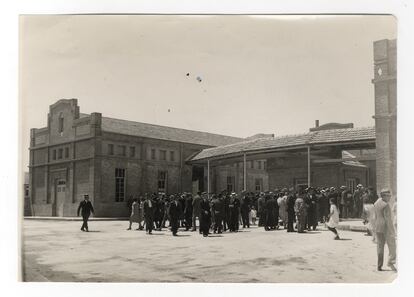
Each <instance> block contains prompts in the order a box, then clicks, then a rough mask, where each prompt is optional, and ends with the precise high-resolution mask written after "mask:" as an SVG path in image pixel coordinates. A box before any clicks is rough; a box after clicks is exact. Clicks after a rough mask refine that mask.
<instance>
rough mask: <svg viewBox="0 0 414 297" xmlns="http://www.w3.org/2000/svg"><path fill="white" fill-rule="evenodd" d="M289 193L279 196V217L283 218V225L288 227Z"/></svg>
mask: <svg viewBox="0 0 414 297" xmlns="http://www.w3.org/2000/svg"><path fill="white" fill-rule="evenodd" d="M286 201H287V195H285V193H283V194H281V195H280V197H279V198H277V204H278V205H279V217H280V219H281V220H282V223H283V227H284V228H285V229H286V227H287V202H286Z"/></svg>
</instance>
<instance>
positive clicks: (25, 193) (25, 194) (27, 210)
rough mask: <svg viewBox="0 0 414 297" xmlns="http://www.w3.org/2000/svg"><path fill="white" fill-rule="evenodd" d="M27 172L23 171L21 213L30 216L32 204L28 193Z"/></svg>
mask: <svg viewBox="0 0 414 297" xmlns="http://www.w3.org/2000/svg"><path fill="white" fill-rule="evenodd" d="M29 193H30V192H29V172H24V181H23V207H24V210H23V215H24V216H31V215H32V206H31V201H30V195H29Z"/></svg>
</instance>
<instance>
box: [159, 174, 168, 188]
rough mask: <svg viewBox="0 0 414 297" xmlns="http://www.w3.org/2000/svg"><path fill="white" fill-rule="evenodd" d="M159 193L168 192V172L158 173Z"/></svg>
mask: <svg viewBox="0 0 414 297" xmlns="http://www.w3.org/2000/svg"><path fill="white" fill-rule="evenodd" d="M158 192H164V193H165V192H167V171H158Z"/></svg>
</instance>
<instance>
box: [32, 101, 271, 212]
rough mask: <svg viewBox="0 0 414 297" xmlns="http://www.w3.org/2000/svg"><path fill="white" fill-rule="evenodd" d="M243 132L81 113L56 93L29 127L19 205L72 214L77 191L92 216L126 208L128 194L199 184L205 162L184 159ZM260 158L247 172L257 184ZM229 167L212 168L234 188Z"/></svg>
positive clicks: (192, 187)
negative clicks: (43, 122)
mask: <svg viewBox="0 0 414 297" xmlns="http://www.w3.org/2000/svg"><path fill="white" fill-rule="evenodd" d="M242 140H243V139H241V138H236V137H230V136H223V135H217V134H211V133H204V132H198V131H191V130H185V129H177V128H171V127H163V126H157V125H151V124H145V123H139V122H132V121H126V120H119V119H113V118H107V117H103V116H102V115H101V114H100V113H91V114H90V115H89V114H83V113H80V110H79V106H78V102H77V100H76V99H62V100H59V101H57V102H56V103H55V104H53V105H51V106H50V110H49V114H48V118H47V126H46V127H44V128H41V129H31V139H30V163H29V180H30V182H29V187H30V191H29V192H30V198H31V199H30V202H31V205H30V206H27V205H26V207H27V208H28V209H31V210H32V215H35V216H74V215H76V209H77V206H78V203H79V201H80V200H81V199H82V194H89V195H90V197H91V199H92V202H93V203H94V207H95V210H96V216H112V217H118V216H126V215H128V209H127V207H126V201H127V199H128V198H129V197H130V195H134V196H137V195H140V194H143V193H147V192H166V193H177V192H183V191H186V192H192V191H193V192H196V191H198V190H202V191H204V190H206V187H205V185H206V182H205V181H206V173H205V172H206V168H205V167H203V166H201V167H200V166H192V165H189V164H186V163H185V160H186V159H187V158H189V157H191V156H192V155H194V154H196V153H198V152H199V151H200V150H202V149H205V148H211V147H215V146H221V145H227V144H230V143H235V142H240V141H242ZM256 164H258V163H256ZM260 166H261V168H262V169H259V168H258V169H257V170H256V172H255V173H252V174H251V176H249V178H251V179H254V178H257V177H260V178H261V180H262V182H261V184H260V186H261V187H264V186H265V185H263V183H265V176H266V172H265V170H264V167H262V166H264V165H260ZM234 171H235V167H228V166H223V167H222V168H219V169H218V171H217V174H218V177H217V178H216V180H217V182H218V183H220V181H222V180H223V181H225V183H222V184H220V185H221V186H222V187H225V188H230V187H234V189H235V186H236V185H237V180H234V179H232V178H229V179H228V178H227V175H226V172H229V173H230V172H234ZM231 176H234V175H231ZM263 180H264V182H263ZM26 204H27V203H26Z"/></svg>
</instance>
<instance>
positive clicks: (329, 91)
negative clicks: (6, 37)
mask: <svg viewBox="0 0 414 297" xmlns="http://www.w3.org/2000/svg"><path fill="white" fill-rule="evenodd" d="M19 97H20V98H19V100H20V101H19V102H20V117H19V130H20V135H21V140H20V144H21V148H20V151H21V156H20V158H21V168H20V171H21V176H22V181H23V182H22V184H21V188H22V189H23V190H22V193H23V194H24V197H21V210H20V211H21V218H22V219H21V232H20V234H21V240H20V243H21V247H20V248H21V252H20V259H21V260H20V280H21V281H23V282H116V283H118V282H123V283H125V282H132V283H154V282H166V283H167V282H168V283H171V282H179V283H391V282H393V281H394V280H395V279H397V277H398V272H397V270H398V260H397V259H398V256H397V183H396V178H397V176H396V175H397V165H396V164H397V156H396V155H397V154H396V151H397V137H396V135H397V124H396V123H397V19H396V18H395V17H394V16H392V15H139V14H136V15H134V14H132V15H126V14H125V15H123V14H120V15H104V14H95V15H63V14H62V15H21V16H20V18H19Z"/></svg>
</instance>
